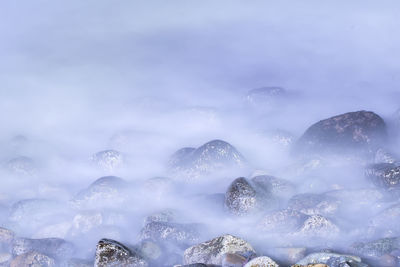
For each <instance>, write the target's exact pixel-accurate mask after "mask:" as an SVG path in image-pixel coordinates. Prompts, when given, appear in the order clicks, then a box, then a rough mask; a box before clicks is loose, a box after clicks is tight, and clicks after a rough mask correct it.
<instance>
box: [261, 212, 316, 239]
mask: <svg viewBox="0 0 400 267" xmlns="http://www.w3.org/2000/svg"><path fill="white" fill-rule="evenodd" d="M308 218H309V216H308V215H306V214H304V213H301V212H299V211H296V210H292V209H284V210H278V211H273V212H270V213H268V214H266V215H265V216H264V217H263V218H262V219H261V222H260V223H259V224H258V227H259V229H261V230H262V231H266V232H271V233H288V232H293V231H298V230H299V229H300V228H301V226H302V225H303V223H304V221H305V220H306V219H308Z"/></svg>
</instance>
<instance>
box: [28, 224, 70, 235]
mask: <svg viewBox="0 0 400 267" xmlns="http://www.w3.org/2000/svg"><path fill="white" fill-rule="evenodd" d="M70 229H71V222H69V221H67V222H60V223H55V224H48V225H44V226H43V227H41V228H40V229H38V231H37V232H35V233H34V234H33V235H32V238H36V239H37V238H49V237H57V238H66V237H67V235H68V232H69V231H70Z"/></svg>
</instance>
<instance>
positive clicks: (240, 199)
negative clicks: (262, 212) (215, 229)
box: [225, 177, 259, 215]
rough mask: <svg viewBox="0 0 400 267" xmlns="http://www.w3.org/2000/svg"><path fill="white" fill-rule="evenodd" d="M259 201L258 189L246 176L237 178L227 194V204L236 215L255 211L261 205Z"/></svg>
mask: <svg viewBox="0 0 400 267" xmlns="http://www.w3.org/2000/svg"><path fill="white" fill-rule="evenodd" d="M258 202H259V197H258V196H257V191H256V190H255V189H254V188H253V187H252V185H251V184H250V183H249V182H248V181H247V179H246V178H244V177H240V178H237V179H235V180H234V181H233V182H232V183H231V185H230V186H229V187H228V190H227V192H226V194H225V206H226V207H227V208H228V210H229V211H230V212H231V213H233V214H235V215H246V214H248V213H251V212H254V211H255V210H256V209H257V208H258V206H259V203H258Z"/></svg>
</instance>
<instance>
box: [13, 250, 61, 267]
mask: <svg viewBox="0 0 400 267" xmlns="http://www.w3.org/2000/svg"><path fill="white" fill-rule="evenodd" d="M21 266H31V267H53V266H57V265H56V261H55V260H54V259H53V258H51V257H49V256H46V255H44V254H41V253H38V252H36V251H31V252H27V253H24V254H21V255H18V256H17V257H15V258H14V259H13V260H12V261H11V263H10V267H21Z"/></svg>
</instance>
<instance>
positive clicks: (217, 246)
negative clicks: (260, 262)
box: [183, 235, 255, 265]
mask: <svg viewBox="0 0 400 267" xmlns="http://www.w3.org/2000/svg"><path fill="white" fill-rule="evenodd" d="M226 253H232V254H238V255H243V254H249V253H250V254H255V251H254V249H253V247H252V246H251V245H250V244H249V243H247V242H246V241H244V240H243V239H241V238H238V237H235V236H232V235H223V236H219V237H216V238H214V239H212V240H209V241H206V242H204V243H200V244H197V245H194V246H192V247H190V248H188V249H186V250H185V252H184V255H183V259H184V264H194V263H204V264H216V265H221V264H222V260H223V256H224V254H226Z"/></svg>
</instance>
